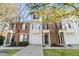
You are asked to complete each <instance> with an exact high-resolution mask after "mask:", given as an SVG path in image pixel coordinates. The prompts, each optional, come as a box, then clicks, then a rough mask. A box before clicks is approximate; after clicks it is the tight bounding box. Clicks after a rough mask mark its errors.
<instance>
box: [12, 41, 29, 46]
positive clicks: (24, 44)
mask: <svg viewBox="0 0 79 59" xmlns="http://www.w3.org/2000/svg"><path fill="white" fill-rule="evenodd" d="M28 44H29V43H28V42H19V45H18V46H27V45H28ZM11 46H17V45H16V42H12V43H11Z"/></svg>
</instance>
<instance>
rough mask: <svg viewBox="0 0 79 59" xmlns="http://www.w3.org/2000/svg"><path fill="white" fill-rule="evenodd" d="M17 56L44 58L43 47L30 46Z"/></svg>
mask: <svg viewBox="0 0 79 59" xmlns="http://www.w3.org/2000/svg"><path fill="white" fill-rule="evenodd" d="M15 55H16V56H43V48H42V45H29V46H27V47H25V48H24V49H22V50H21V51H19V52H18V53H16V54H15Z"/></svg>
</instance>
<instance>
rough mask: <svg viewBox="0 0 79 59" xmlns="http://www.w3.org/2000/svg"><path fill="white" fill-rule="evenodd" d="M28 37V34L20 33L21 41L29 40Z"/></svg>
mask: <svg viewBox="0 0 79 59" xmlns="http://www.w3.org/2000/svg"><path fill="white" fill-rule="evenodd" d="M27 40H28V38H27V35H23V34H22V35H20V42H23V41H27Z"/></svg>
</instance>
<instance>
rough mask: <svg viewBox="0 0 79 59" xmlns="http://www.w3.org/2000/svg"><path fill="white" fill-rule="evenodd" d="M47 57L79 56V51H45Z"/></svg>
mask: <svg viewBox="0 0 79 59" xmlns="http://www.w3.org/2000/svg"><path fill="white" fill-rule="evenodd" d="M43 52H44V55H45V56H79V49H44V50H43Z"/></svg>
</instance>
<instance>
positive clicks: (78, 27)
mask: <svg viewBox="0 0 79 59" xmlns="http://www.w3.org/2000/svg"><path fill="white" fill-rule="evenodd" d="M61 24H62V29H60V30H59V36H60V42H61V44H64V45H69V44H79V19H78V18H77V17H76V16H70V17H68V18H64V19H63V20H62V22H61Z"/></svg>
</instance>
